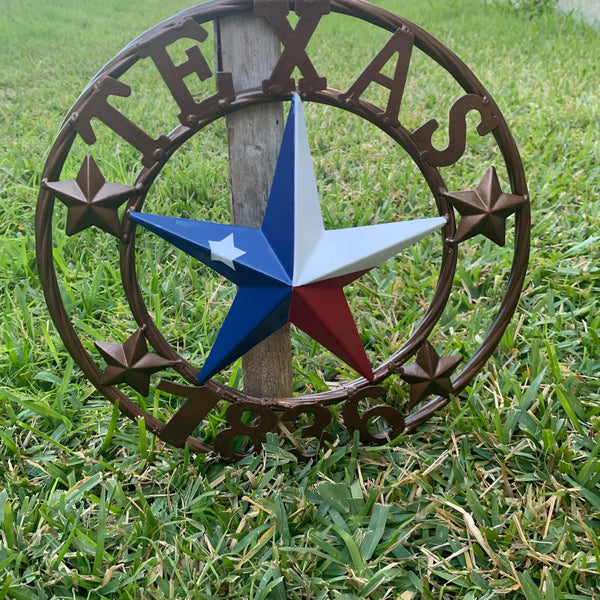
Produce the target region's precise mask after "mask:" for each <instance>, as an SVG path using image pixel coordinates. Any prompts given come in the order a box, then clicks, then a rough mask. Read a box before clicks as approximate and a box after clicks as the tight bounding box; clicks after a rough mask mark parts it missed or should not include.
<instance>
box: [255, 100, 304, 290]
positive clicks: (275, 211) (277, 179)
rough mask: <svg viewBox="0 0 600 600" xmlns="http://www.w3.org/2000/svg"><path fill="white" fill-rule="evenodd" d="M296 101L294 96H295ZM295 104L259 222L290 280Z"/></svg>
mask: <svg viewBox="0 0 600 600" xmlns="http://www.w3.org/2000/svg"><path fill="white" fill-rule="evenodd" d="M294 98H296V96H294ZM295 107H296V101H294V102H292V106H291V108H290V114H289V116H288V120H287V122H286V124H285V131H284V133H283V139H282V141H281V148H280V149H279V157H278V158H277V166H276V167H275V175H274V177H273V183H272V185H271V192H270V194H269V201H268V202H267V208H266V210H265V216H264V219H263V222H262V228H261V230H262V232H263V233H264V235H265V237H266V238H267V239H268V240H269V243H270V244H271V247H272V248H273V250H274V251H275V253H276V254H277V256H278V257H279V260H280V261H281V264H282V265H283V268H284V269H285V271H286V273H287V274H288V276H289V278H290V280H291V279H292V278H293V276H294V246H295V244H294V220H295V219H294V212H295V209H294V205H295V199H294V194H293V193H290V191H291V190H294V188H295V180H296V178H295V166H296V160H295V156H296V152H295V150H296V148H295V143H294V142H295V135H294V130H295V126H296V117H297V115H296V113H297V110H296V108H295Z"/></svg>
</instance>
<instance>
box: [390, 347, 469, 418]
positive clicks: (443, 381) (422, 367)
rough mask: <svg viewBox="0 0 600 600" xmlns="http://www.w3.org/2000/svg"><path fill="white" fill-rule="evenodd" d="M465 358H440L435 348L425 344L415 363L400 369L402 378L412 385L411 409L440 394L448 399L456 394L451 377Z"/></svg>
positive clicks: (457, 356) (458, 356)
mask: <svg viewBox="0 0 600 600" xmlns="http://www.w3.org/2000/svg"><path fill="white" fill-rule="evenodd" d="M462 359H463V357H462V356H460V355H459V354H458V355H455V356H439V355H438V353H437V352H436V351H435V349H434V347H433V346H432V345H431V344H430V343H429V342H428V341H425V342H423V345H422V346H421V349H420V350H419V353H418V354H417V359H416V360H415V362H413V363H410V364H409V365H405V366H404V367H402V368H401V369H400V377H402V379H404V381H406V382H408V383H410V384H411V385H410V407H413V406H414V405H415V404H418V403H419V402H421V400H423V399H424V398H426V397H427V396H429V394H438V395H439V396H443V397H444V398H447V397H448V396H449V395H450V394H453V393H454V386H453V385H452V382H451V381H450V375H451V373H452V372H453V371H454V369H456V367H457V366H458V364H459V363H460V362H461V361H462Z"/></svg>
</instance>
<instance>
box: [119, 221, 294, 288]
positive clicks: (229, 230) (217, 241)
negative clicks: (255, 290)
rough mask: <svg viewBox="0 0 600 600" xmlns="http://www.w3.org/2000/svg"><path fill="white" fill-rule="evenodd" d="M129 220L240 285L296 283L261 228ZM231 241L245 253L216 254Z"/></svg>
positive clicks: (201, 222)
mask: <svg viewBox="0 0 600 600" xmlns="http://www.w3.org/2000/svg"><path fill="white" fill-rule="evenodd" d="M129 218H130V219H131V220H132V221H135V222H136V223H139V224H140V225H143V226H144V227H145V228H146V229H149V230H150V231H152V232H153V233H156V235H158V236H160V237H161V238H163V239H165V240H167V241H168V242H170V243H171V244H173V246H175V247H177V248H179V249H180V250H183V251H184V252H185V253H186V254H189V255H190V256H193V257H194V258H195V259H197V260H199V261H200V262H202V263H204V264H205V265H206V266H208V267H210V268H211V269H213V270H214V271H217V273H220V274H221V275H223V277H226V278H227V279H229V280H230V281H233V283H235V284H237V285H239V286H249V285H255V286H256V285H267V286H273V285H278V284H279V285H286V286H289V285H291V283H292V281H291V279H290V277H289V276H288V275H287V273H286V271H285V269H284V268H283V267H282V265H281V262H280V261H279V259H278V258H277V255H276V254H275V252H274V251H273V248H272V247H271V246H270V245H269V242H268V241H267V239H266V237H265V235H264V234H263V232H262V231H261V230H260V229H252V228H251V227H237V226H235V225H222V224H220V223H209V222H206V221H194V220H192V219H179V218H174V217H164V216H161V215H150V214H148V215H147V214H143V213H137V212H134V213H131V215H130V217H129ZM231 235H233V239H231V238H230V236H231ZM228 238H229V239H230V240H231V241H232V244H233V247H234V249H239V250H240V251H241V252H240V255H239V256H238V257H237V258H233V259H231V260H230V261H228V260H224V259H226V257H223V256H220V255H215V251H214V248H215V246H219V245H221V246H225V245H226V242H225V240H227V239H228ZM211 247H212V250H211ZM229 262H231V263H233V267H231V266H229V265H228V263H229Z"/></svg>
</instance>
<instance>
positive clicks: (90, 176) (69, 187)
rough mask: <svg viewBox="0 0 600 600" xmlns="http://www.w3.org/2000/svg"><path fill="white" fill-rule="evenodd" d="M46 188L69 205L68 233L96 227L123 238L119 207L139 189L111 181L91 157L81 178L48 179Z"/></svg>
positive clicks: (78, 175)
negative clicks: (65, 179) (108, 180)
mask: <svg viewBox="0 0 600 600" xmlns="http://www.w3.org/2000/svg"><path fill="white" fill-rule="evenodd" d="M45 185H46V187H47V188H48V189H49V190H52V191H53V192H54V194H55V195H56V196H57V198H58V199H59V200H60V201H61V202H62V203H63V204H65V205H66V206H67V208H68V210H67V228H66V231H67V235H74V234H75V233H79V232H80V231H83V230H84V229H87V228H88V227H92V226H94V225H95V226H96V227H99V228H100V229H102V230H104V231H106V232H107V233H110V234H112V235H114V236H116V237H121V230H122V227H121V221H120V219H119V214H118V212H117V209H118V208H119V206H121V204H123V203H124V202H125V201H126V200H127V199H128V198H129V197H130V196H131V194H132V193H133V192H134V191H135V188H133V187H131V186H129V185H123V184H121V183H107V181H106V179H104V176H103V175H102V173H101V172H100V169H99V168H98V165H97V164H96V162H95V161H94V159H93V158H92V157H91V156H89V155H88V156H86V157H85V158H84V159H83V163H81V168H80V169H79V173H78V174H77V178H76V179H75V180H71V181H48V182H46V184H45Z"/></svg>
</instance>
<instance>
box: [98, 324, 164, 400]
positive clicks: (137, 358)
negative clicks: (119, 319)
mask: <svg viewBox="0 0 600 600" xmlns="http://www.w3.org/2000/svg"><path fill="white" fill-rule="evenodd" d="M94 343H95V345H96V348H98V350H99V352H100V354H102V356H103V357H104V359H105V360H106V363H107V365H108V366H107V367H106V369H105V370H104V372H103V373H102V377H101V379H100V385H114V384H117V383H127V384H129V385H130V386H131V387H132V388H133V389H134V390H136V391H137V392H139V393H140V394H142V396H147V395H148V393H149V391H150V375H152V373H156V372H157V371H161V370H162V369H165V368H167V367H171V366H173V365H174V364H175V361H172V360H167V359H166V358H163V357H162V356H158V354H152V353H151V352H148V345H147V344H146V338H145V336H144V332H143V330H142V329H138V330H137V331H136V332H135V333H134V334H133V335H132V336H131V337H130V338H129V339H128V340H127V341H126V342H125V343H124V344H113V343H111V342H94Z"/></svg>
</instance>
